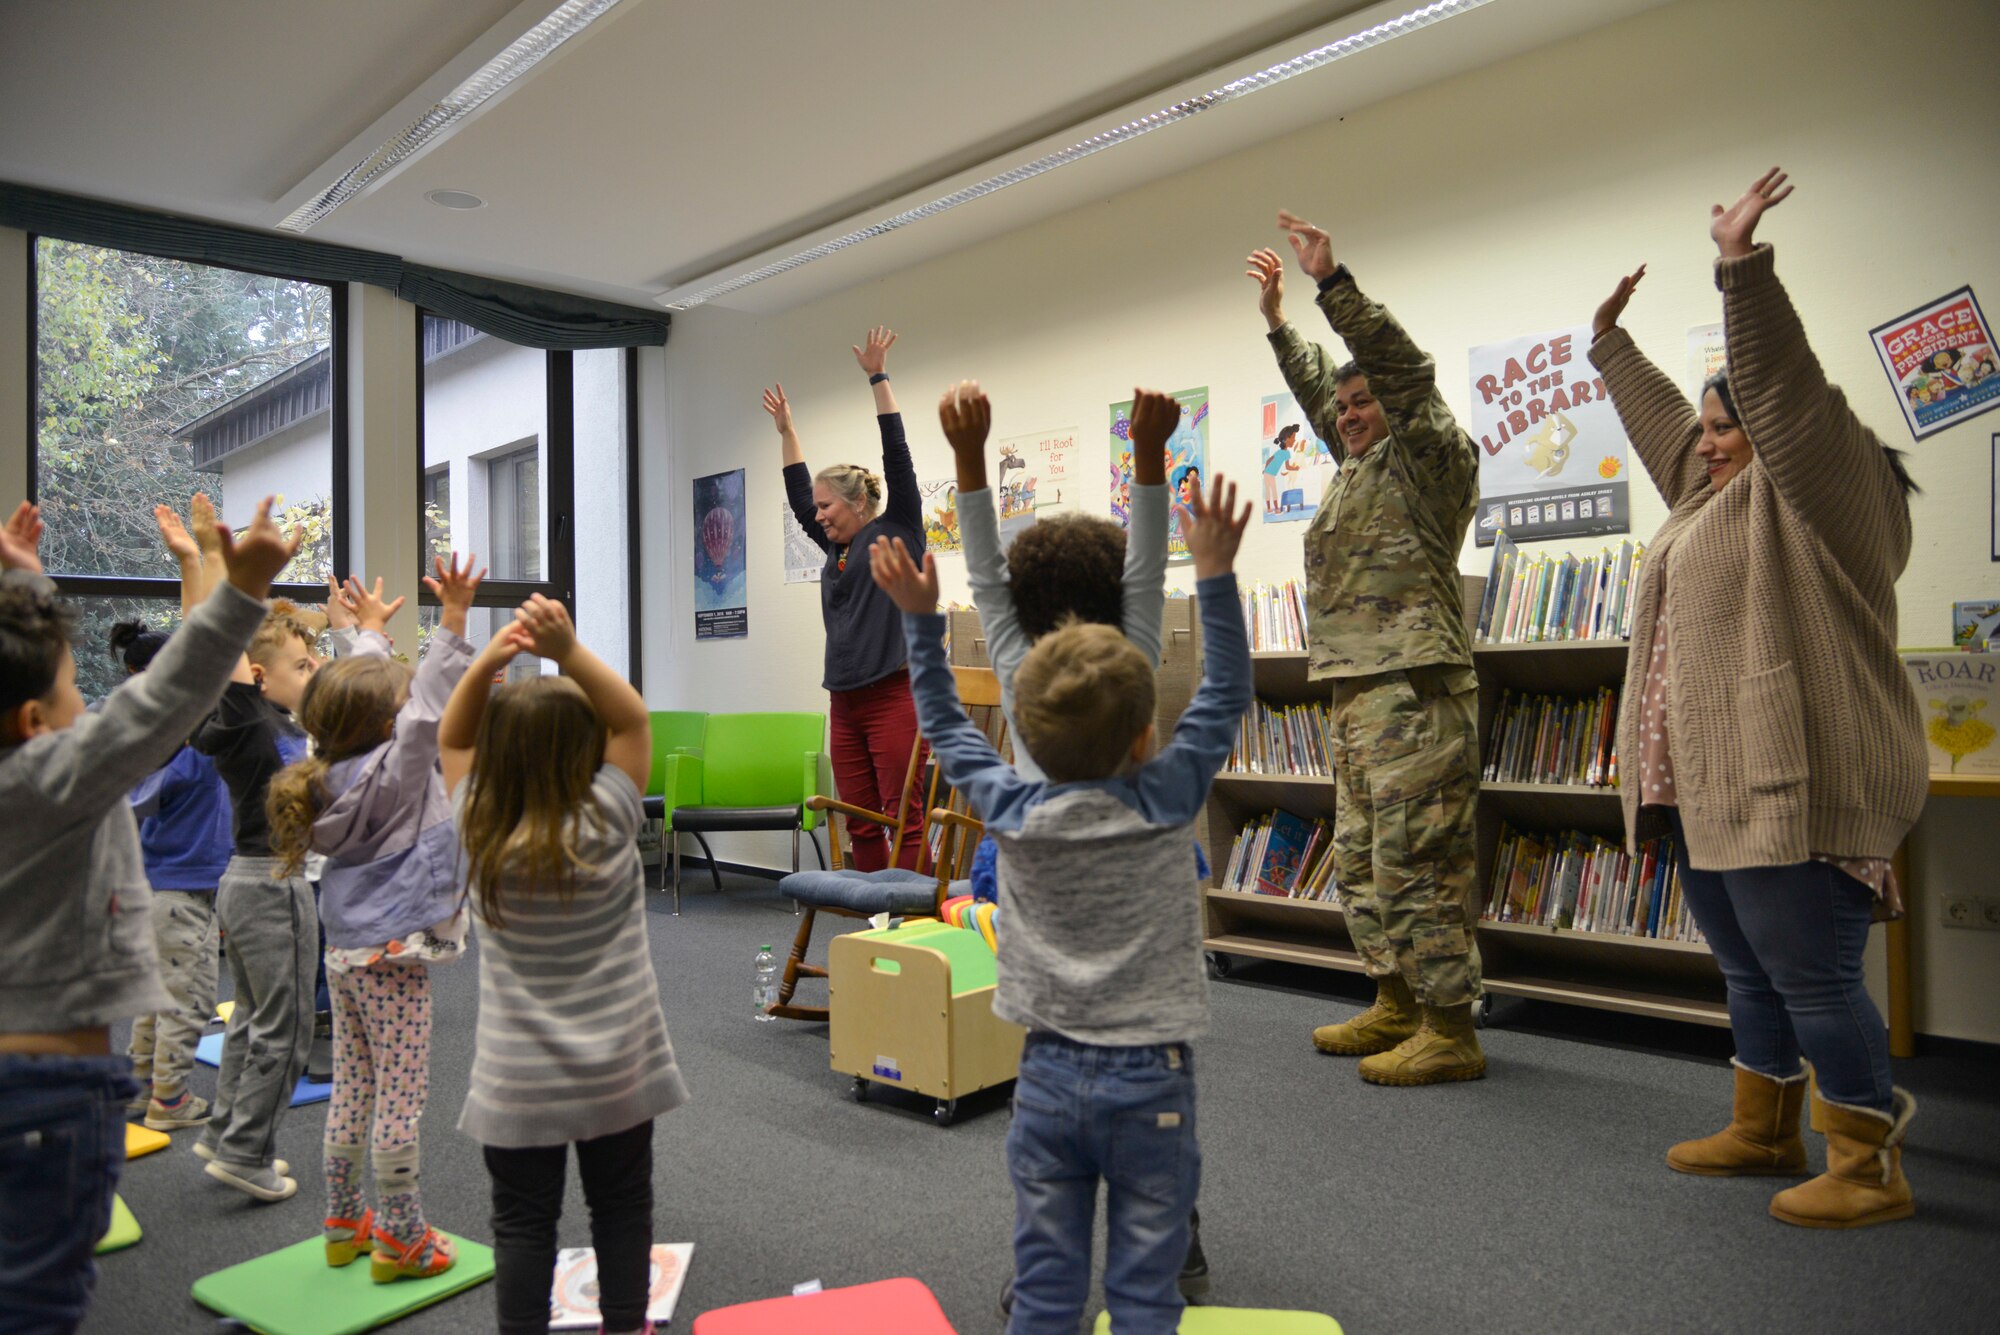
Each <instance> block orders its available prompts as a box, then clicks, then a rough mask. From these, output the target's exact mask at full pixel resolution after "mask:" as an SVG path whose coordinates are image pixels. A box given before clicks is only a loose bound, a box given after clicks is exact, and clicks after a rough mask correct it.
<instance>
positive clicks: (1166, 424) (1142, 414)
mask: <svg viewBox="0 0 2000 1335" xmlns="http://www.w3.org/2000/svg"><path fill="white" fill-rule="evenodd" d="M1180 422H1181V405H1180V404H1179V403H1177V402H1176V401H1175V400H1174V396H1173V395H1171V394H1162V393H1160V392H1159V391H1158V390H1156V389H1135V390H1133V391H1132V423H1131V426H1130V427H1129V428H1128V429H1129V431H1130V432H1131V436H1132V462H1133V466H1134V470H1135V471H1136V469H1137V466H1138V463H1139V458H1140V456H1139V451H1140V450H1148V451H1151V452H1152V453H1154V454H1158V455H1159V456H1160V459H1161V467H1162V469H1164V468H1165V464H1166V448H1167V440H1168V438H1169V437H1171V436H1172V435H1173V434H1174V428H1175V427H1177V426H1179V425H1180Z"/></svg>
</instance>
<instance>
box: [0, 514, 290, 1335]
mask: <svg viewBox="0 0 2000 1335" xmlns="http://www.w3.org/2000/svg"><path fill="white" fill-rule="evenodd" d="M162 509H163V510H164V507H162ZM165 523H166V520H162V526H163V529H164V526H165ZM175 527H176V528H177V527H178V522H177V521H176V522H175ZM41 530H42V525H41V520H40V518H39V515H38V512H37V511H36V509H35V507H34V506H32V505H29V504H27V503H26V502H23V503H22V504H21V506H20V507H19V508H17V509H16V510H15V512H14V515H13V517H12V518H11V519H10V520H9V521H8V523H7V525H6V527H5V529H3V530H0V570H4V572H5V573H4V574H0V812H4V813H5V817H4V820H5V829H4V833H5V845H6V848H7V853H8V856H7V858H6V859H5V860H4V862H0V1311H4V1312H7V1313H9V1314H10V1315H14V1316H17V1317H25V1318H26V1319H27V1321H28V1322H29V1324H30V1325H33V1326H34V1328H36V1329H40V1330H51V1331H63V1332H67V1331H73V1330H75V1329H76V1328H77V1327H78V1326H80V1325H81V1324H82V1322H83V1315H84V1310H85V1308H86V1307H87V1306H88V1304H89V1300H90V1290H91V1287H92V1285H93V1284H94V1282H95V1280H96V1269H95V1267H94V1265H93V1264H92V1261H91V1255H92V1252H93V1250H94V1248H95V1247H96V1245H97V1240H98V1239H99V1238H101V1237H102V1236H103V1235H104V1231H105V1229H106V1228H108V1227H109V1226H110V1222H111V1196H112V1191H113V1189H114V1188H115V1187H116V1186H117V1182H118V1173H119V1170H120V1168H121V1167H122V1166H123V1164H124V1160H125V1104H126V1101H127V1100H128V1099H130V1098H131V1097H132V1096H133V1095H134V1094H136V1093H137V1092H138V1088H139V1084H138V1081H137V1080H135V1079H134V1078H133V1076H132V1061H131V1058H129V1057H125V1056H114V1055H113V1054H112V1051H111V1032H110V1026H111V1024H112V1022H113V1021H115V1020H122V1019H127V1018H129V1017H131V1016H135V1015H142V1014H147V1013H150V1012H153V1011H157V1010H161V1009H164V1008H165V1007H166V1006H168V1005H170V1004H171V999H170V998H169V997H168V996H167V993H166V990H165V989H164V988H163V987H161V985H160V979H159V960H158V956H157V955H156V953H155V950H154V946H153V930H152V914H151V908H152V904H151V901H152V891H151V890H150V889H149V888H148V886H147V884H146V871H145V864H144V863H143V861H142V860H141V858H140V852H139V832H138V826H137V824H136V822H134V820H133V819H132V808H131V804H130V803H129V802H128V801H127V800H126V796H127V794H128V793H130V792H131V790H132V788H133V787H134V786H135V785H136V784H137V783H138V782H139V781H140V780H141V779H143V778H145V777H146V776H147V775H148V774H150V773H152V771H154V770H156V769H158V768H159V767H160V766H161V765H162V764H164V763H165V762H166V760H167V758H168V757H169V756H171V755H173V753H174V752H175V750H176V749H178V748H179V746H180V745H181V743H182V742H183V741H184V740H185V739H186V738H187V736H188V734H190V733H191V732H193V731H194V729H195V726H196V725H197V724H198V723H200V721H201V719H202V717H203V716H204V715H205V714H207V713H208V711H209V710H210V709H212V708H213V707H214V706H215V702H216V699H217V698H218V697H219V696H220V695H221V693H222V687H223V684H224V683H225V682H227V681H228V679H229V673H230V670H231V669H232V667H233V666H234V665H235V663H236V661H237V659H238V657H240V656H241V654H242V652H243V647H244V646H245V645H246V644H248V643H249V641H250V637H251V636H252V635H253V634H254V633H255V632H256V630H257V627H258V625H259V624H260V623H261V622H262V621H263V619H264V612H265V607H264V601H263V600H264V598H265V597H266V595H268V594H269V592H270V588H271V580H272V578H273V577H274V576H275V575H276V574H277V573H278V571H280V570H281V569H283V568H284V565H285V563H286V562H287V561H289V560H291V558H292V556H293V555H294V554H295V553H296V552H297V551H298V547H299V542H300V539H301V535H300V534H298V533H294V534H293V535H292V537H291V538H290V540H289V541H288V540H287V539H286V538H285V537H284V536H283V535H282V534H280V533H279V531H278V528H277V526H276V525H275V524H273V523H272V522H271V501H270V500H269V499H268V498H267V499H266V500H265V501H264V502H263V504H262V505H260V506H259V507H258V509H257V516H256V518H255V519H254V520H253V521H252V522H251V524H250V525H249V527H248V528H246V529H245V530H244V532H243V535H242V537H241V538H240V539H234V540H232V538H231V535H230V534H229V531H228V530H227V529H223V530H222V531H221V534H220V542H221V556H222V560H223V563H224V565H225V566H226V568H227V571H228V578H227V580H226V581H225V583H224V584H223V585H221V586H220V587H218V588H217V589H216V590H215V591H214V593H213V594H212V595H211V596H210V597H208V598H207V599H206V600H205V601H203V602H202V603H201V605H200V606H199V607H197V608H195V609H193V611H192V614H191V615H190V616H189V617H188V618H187V621H186V623H185V624H184V625H183V626H182V628H181V630H180V632H179V633H178V634H176V635H175V636H174V637H173V639H172V640H171V641H170V642H169V643H168V644H167V646H166V648H164V649H162V650H161V651H160V654H159V657H158V658H157V659H155V660H154V662H153V666H152V669H151V670H150V671H148V672H145V673H143V674H141V675H139V676H136V677H134V678H132V679H131V680H130V681H128V682H126V683H125V684H124V685H122V686H120V687H119V688H118V689H117V690H115V691H113V692H112V693H111V695H110V696H109V697H108V698H107V699H106V700H105V702H104V705H103V707H102V708H101V709H99V710H98V711H97V712H95V713H91V714H88V715H86V714H85V713H84V702H83V696H82V694H81V692H79V691H78V690H77V686H76V659H75V657H74V655H73V654H72V653H71V649H70V638H69V628H70V625H71V622H72V613H71V611H70V609H69V608H68V607H67V606H66V605H64V604H63V603H62V602H60V601H58V599H57V598H56V589H55V584H54V582H53V581H52V580H49V579H48V578H46V577H45V576H44V575H43V574H42V565H41V558H40V555H39V553H38V551H37V544H38V542H39V539H40V537H41Z"/></svg>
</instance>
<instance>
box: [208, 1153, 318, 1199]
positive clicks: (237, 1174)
mask: <svg viewBox="0 0 2000 1335" xmlns="http://www.w3.org/2000/svg"><path fill="white" fill-rule="evenodd" d="M201 1171H202V1172H204V1173H207V1174H208V1175H209V1176H210V1177H212V1178H214V1179H215V1180H216V1181H217V1182H227V1183H228V1184H229V1185H230V1186H232V1187H234V1188H236V1189H237V1190H238V1191H240V1192H242V1193H243V1194H245V1195H246V1196H255V1197H256V1198H257V1199H258V1200H260V1201H282V1200H288V1199H290V1198H291V1197H292V1196H293V1195H294V1194H295V1193H297V1191H298V1189H299V1184H298V1183H296V1182H294V1181H293V1180H292V1179H291V1178H289V1177H286V1176H285V1175H284V1174H283V1173H280V1172H278V1171H277V1165H276V1164H273V1165H272V1166H271V1167H269V1168H254V1169H252V1168H233V1167H231V1166H230V1165H228V1164H225V1163H222V1162H221V1161H219V1160H216V1161H211V1162H210V1163H209V1165H208V1167H206V1168H204V1169H202V1170H201Z"/></svg>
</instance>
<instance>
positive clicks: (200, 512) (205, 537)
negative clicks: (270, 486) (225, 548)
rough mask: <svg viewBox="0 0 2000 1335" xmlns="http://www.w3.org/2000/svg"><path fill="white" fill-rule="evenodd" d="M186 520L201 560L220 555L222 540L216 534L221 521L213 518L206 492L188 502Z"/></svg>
mask: <svg viewBox="0 0 2000 1335" xmlns="http://www.w3.org/2000/svg"><path fill="white" fill-rule="evenodd" d="M274 499H275V498H274ZM188 520H189V523H190V524H191V526H192V527H193V528H194V540H195V543H196V545H197V546H199V547H200V548H201V558H202V560H204V561H206V560H208V559H209V558H210V557H213V556H220V555H222V540H221V538H220V537H219V536H218V535H217V533H216V530H217V528H218V527H219V526H220V523H221V521H220V520H218V519H217V518H216V517H215V503H214V502H213V501H211V500H209V499H208V493H207V492H205V491H198V492H196V493H195V494H194V499H193V500H192V501H190V502H188ZM246 531H247V530H246Z"/></svg>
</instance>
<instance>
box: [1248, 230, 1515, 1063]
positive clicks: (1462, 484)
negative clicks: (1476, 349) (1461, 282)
mask: <svg viewBox="0 0 2000 1335" xmlns="http://www.w3.org/2000/svg"><path fill="white" fill-rule="evenodd" d="M1278 222H1279V225H1280V226H1281V227H1283V228H1285V229H1286V231H1287V232H1288V233H1289V234H1290V238H1291V243H1292V249H1293V250H1294V251H1295V252H1297V254H1298V258H1299V262H1300V264H1301V266H1302V267H1303V268H1304V269H1305V272H1306V274H1307V275H1308V276H1310V277H1311V278H1313V279H1315V280H1316V281H1317V282H1318V284H1319V307H1320V309H1321V310H1322V311H1324V312H1325V313H1326V318H1327V321H1328V323H1330V324H1331V325H1332V326H1333V331H1334V332H1335V333H1336V334H1339V335H1340V337H1341V338H1342V339H1343V340H1344V341H1345V342H1346V343H1347V346H1348V348H1349V350H1350V351H1351V352H1352V353H1353V354H1354V360H1353V361H1351V362H1348V363H1346V364H1344V365H1336V363H1335V362H1334V360H1333V358H1331V357H1329V356H1328V355H1327V353H1326V350H1325V349H1323V348H1320V347H1318V346H1316V345H1314V344H1312V343H1308V342H1307V341H1306V340H1305V339H1304V338H1303V337H1302V336H1301V335H1300V334H1299V331H1298V330H1296V329H1294V328H1293V327H1292V326H1291V325H1290V324H1289V323H1287V322H1286V320H1285V316H1284V311H1283V309H1282V304H1283V299H1284V262H1283V261H1282V260H1281V259H1280V258H1279V257H1278V255H1277V253H1276V252H1274V251H1270V250H1260V251H1258V252H1257V253H1256V254H1253V255H1252V256H1250V258H1249V265H1250V276H1251V277H1252V278H1254V279H1256V280H1257V283H1258V286H1259V289H1260V295H1259V298H1258V305H1259V307H1260V309H1262V311H1263V312H1264V317H1265V319H1266V320H1267V321H1268V322H1269V324H1270V327H1271V347H1272V350H1273V351H1274V352H1276V353H1277V357H1278V366H1279V369H1280V370H1282V371H1283V372H1284V376H1285V383H1286V384H1288V385H1289V386H1290V387H1291V391H1292V394H1293V396H1294V397H1295V398H1297V399H1298V401H1299V406H1300V407H1301V408H1302V409H1303V410H1304V411H1305V414H1306V417H1307V418H1308V419H1309V420H1310V421H1311V422H1312V424H1313V429H1314V430H1315V431H1316V432H1318V433H1319V436H1320V438H1321V439H1322V440H1326V441H1329V442H1338V443H1339V445H1340V446H1344V447H1345V448H1346V458H1345V459H1344V460H1343V461H1342V463H1341V466H1340V471H1339V473H1338V474H1337V475H1336V476H1335V477H1334V480H1333V483H1332V485H1330V486H1329V487H1328V488H1327V489H1326V495H1325V496H1323V497H1321V498H1320V503H1319V511H1318V513H1317V514H1316V515H1314V517H1313V522H1312V526H1311V528H1310V529H1308V530H1307V532H1306V539H1305V547H1306V552H1305V558H1306V559H1305V565H1306V614H1307V643H1308V648H1309V651H1310V655H1311V665H1310V673H1311V676H1312V677H1313V678H1315V679H1321V678H1330V679H1331V680H1332V687H1333V728H1334V739H1333V751H1334V756H1333V759H1334V772H1335V782H1336V796H1337V801H1338V807H1337V814H1336V815H1335V818H1334V834H1333V851H1334V858H1335V870H1336V872H1337V874H1338V876H1339V879H1340V894H1341V900H1342V903H1343V905H1344V907H1345V910H1346V915H1347V925H1348V930H1349V931H1350V933H1351V934H1352V935H1353V938H1354V945H1355V949H1356V950H1357V951H1358V952H1359V953H1360V955H1361V958H1362V961H1363V963H1364V965H1365V966H1366V968H1367V971H1368V973H1369V974H1370V975H1371V976H1372V977H1373V978H1374V979H1375V981H1376V992H1377V995H1376V1000H1375V1004H1374V1005H1373V1006H1371V1007H1369V1008H1368V1009H1367V1010H1366V1011H1364V1012H1362V1013H1361V1014H1360V1015H1358V1016H1356V1017H1355V1018H1354V1019H1352V1020H1349V1021H1347V1022H1346V1023H1344V1024H1335V1025H1327V1026H1324V1027H1323V1028H1320V1029H1317V1030H1315V1031H1314V1032H1313V1043H1314V1044H1315V1045H1316V1046H1317V1047H1318V1048H1319V1049H1320V1050H1321V1051H1323V1052H1332V1053H1343V1054H1350V1055H1358V1056H1361V1057H1363V1061H1362V1062H1361V1066H1360V1069H1361V1075H1362V1078H1364V1079H1366V1080H1370V1081H1373V1082H1375V1083H1376V1084H1387V1085H1428V1084H1436V1083H1439V1082H1442V1081H1447V1080H1475V1079H1478V1078H1479V1077H1480V1076H1482V1075H1484V1074H1485V1073H1486V1058H1485V1056H1484V1055H1483V1054H1482V1053H1481V1051H1480V1048H1479V1038H1478V1035H1477V1033H1476V1032H1475V1030H1474V1028H1473V1020H1472V1008H1473V1005H1474V1003H1475V1002H1477V1001H1478V999H1479V995H1480V992H1479V945H1478V942H1477V940H1476V939H1475V937H1474V935H1473V923H1474V922H1475V921H1476V920H1477V917H1478V911H1477V908H1476V898H1475V897H1476V892H1477V886H1476V878H1475V876H1474V872H1473V811H1474V806H1475V802H1476V799H1477V797H1478V790H1479V736H1478V712H1479V711H1478V680H1477V678H1476V677H1475V676H1474V675H1473V671H1472V645H1471V638H1470V635H1469V634H1468V632H1467V630H1466V624H1465V615H1464V611H1463V607H1462V603H1461V595H1460V583H1459V574H1458V552H1459V548H1460V546H1461V545H1462V544H1463V543H1464V541H1465V531H1466V528H1467V526H1468V525H1469V524H1470V523H1471V522H1472V512H1473V503H1474V501H1475V500H1477V498H1478V490H1479V487H1478V482H1479V461H1478V455H1477V452H1476V447H1475V446H1474V445H1473V443H1472V439H1471V437H1469V436H1468V435H1466V433H1465V431H1464V430H1463V429H1461V428H1460V426H1459V425H1458V422H1457V420H1456V419H1455V418H1453V416H1452V414H1451V410H1450V409H1449V408H1448V407H1446V406H1445V402H1444V399H1443V397H1442V396H1440V395H1439V394H1438V391H1437V374H1436V373H1437V368H1436V365H1435V364H1434V363H1433V362H1432V361H1431V359H1430V358H1429V357H1428V356H1427V355H1425V353H1424V352H1423V350H1422V349H1420V348H1418V347H1417V345H1416V344H1415V343H1414V342H1412V341H1411V339H1410V336H1409V335H1408V334H1407V333H1405V332H1404V330H1403V327H1402V326H1401V325H1399V324H1397V323H1396V320H1395V318H1394V317H1393V316H1391V315H1390V314H1389V312H1388V311H1387V310H1386V309H1384V308H1383V307H1382V306H1381V305H1380V304H1379V303H1377V302H1374V301H1371V300H1369V299H1368V298H1367V297H1365V296H1363V295H1362V294H1361V291H1360V289H1359V288H1357V287H1356V286H1355V283H1354V275H1353V274H1351V273H1349V272H1348V269H1347V266H1346V265H1344V264H1343V265H1335V263H1334V261H1333V253H1332V246H1331V243H1330V242H1329V240H1328V238H1327V234H1326V233H1325V232H1323V231H1321V230H1320V229H1319V228H1317V227H1314V226H1312V225H1311V224H1309V223H1305V222H1302V221H1300V220H1299V219H1298V218H1295V217H1293V216H1292V215H1291V214H1290V213H1285V212H1280V213H1279V214H1278Z"/></svg>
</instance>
